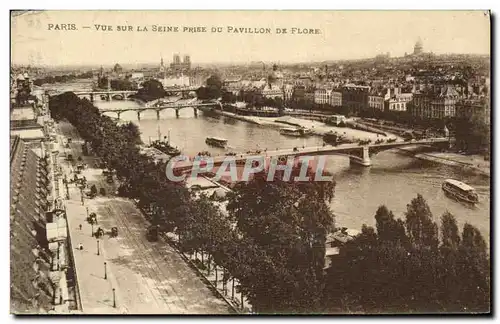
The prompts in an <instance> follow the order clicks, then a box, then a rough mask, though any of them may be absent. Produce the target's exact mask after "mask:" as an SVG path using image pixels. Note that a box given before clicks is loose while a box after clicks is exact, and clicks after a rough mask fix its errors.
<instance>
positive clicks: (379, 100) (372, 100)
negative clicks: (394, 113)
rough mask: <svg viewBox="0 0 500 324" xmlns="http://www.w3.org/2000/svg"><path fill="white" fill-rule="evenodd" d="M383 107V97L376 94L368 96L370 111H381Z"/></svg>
mask: <svg viewBox="0 0 500 324" xmlns="http://www.w3.org/2000/svg"><path fill="white" fill-rule="evenodd" d="M384 105H385V100H384V97H383V96H381V95H378V94H370V95H369V96H368V107H369V108H370V110H379V111H383V110H384Z"/></svg>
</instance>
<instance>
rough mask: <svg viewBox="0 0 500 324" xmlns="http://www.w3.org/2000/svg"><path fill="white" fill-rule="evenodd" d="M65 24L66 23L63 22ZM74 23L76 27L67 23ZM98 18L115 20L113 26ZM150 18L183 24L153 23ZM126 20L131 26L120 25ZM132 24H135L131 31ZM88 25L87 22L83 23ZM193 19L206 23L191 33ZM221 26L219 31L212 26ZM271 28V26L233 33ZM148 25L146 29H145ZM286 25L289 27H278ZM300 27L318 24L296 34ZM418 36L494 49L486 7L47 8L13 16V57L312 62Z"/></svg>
mask: <svg viewBox="0 0 500 324" xmlns="http://www.w3.org/2000/svg"><path fill="white" fill-rule="evenodd" d="M63 24H66V25H67V26H66V27H67V28H66V29H76V30H61V29H62V25H63ZM71 24H74V26H73V27H68V25H71ZM95 25H106V26H111V27H112V30H111V31H102V30H97V27H96V26H95ZM153 25H157V26H165V27H167V26H172V27H175V26H176V27H178V28H179V30H178V32H158V31H156V32H155V31H153ZM118 26H127V31H118V30H117V29H118ZM128 26H131V28H132V31H128V28H129V27H128ZM84 27H89V28H84ZM185 27H186V28H189V27H193V28H194V27H205V28H206V32H196V33H192V32H190V31H192V30H189V29H186V30H185V29H184V28H185ZM212 27H215V28H217V27H220V28H221V30H222V32H214V33H213V32H211V30H212ZM229 27H232V28H233V31H234V30H235V29H236V30H237V29H238V28H250V29H254V28H257V29H260V28H264V29H265V28H270V29H271V33H269V34H267V33H264V34H255V33H254V34H249V33H234V32H232V31H230V30H229ZM144 28H147V29H148V30H147V31H144ZM277 28H279V29H283V28H286V30H287V33H286V34H277V33H276V29H277ZM292 28H296V30H302V29H304V28H305V29H308V30H309V29H312V30H316V29H317V30H319V33H314V34H297V33H295V34H292V33H291V32H292ZM418 39H421V41H422V43H423V46H424V51H426V52H428V51H432V52H434V53H436V54H442V53H461V54H489V53H490V17H489V15H488V13H487V12H485V11H105V10H103V11H43V12H36V13H28V14H23V15H18V16H15V17H14V16H11V61H12V63H13V64H32V65H51V66H54V65H109V64H115V63H120V64H142V63H155V62H159V60H160V57H161V56H162V57H163V58H164V60H165V63H166V64H168V63H170V62H171V61H172V56H173V54H175V53H178V54H180V55H181V56H182V55H184V54H189V55H190V56H191V61H192V62H193V64H195V65H196V63H232V62H234V63H244V62H251V61H253V62H257V61H264V62H283V63H285V62H286V63H294V62H309V61H317V62H321V61H326V60H341V59H358V58H368V57H374V56H376V55H378V54H381V53H386V52H389V53H390V54H391V56H393V57H395V56H403V55H404V54H405V52H407V53H411V52H412V51H413V46H414V45H415V42H416V41H417V40H418Z"/></svg>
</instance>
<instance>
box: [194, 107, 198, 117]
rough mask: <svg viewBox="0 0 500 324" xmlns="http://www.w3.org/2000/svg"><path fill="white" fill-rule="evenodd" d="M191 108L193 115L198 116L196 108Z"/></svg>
mask: <svg viewBox="0 0 500 324" xmlns="http://www.w3.org/2000/svg"><path fill="white" fill-rule="evenodd" d="M193 110H194V116H195V117H198V109H196V108H193Z"/></svg>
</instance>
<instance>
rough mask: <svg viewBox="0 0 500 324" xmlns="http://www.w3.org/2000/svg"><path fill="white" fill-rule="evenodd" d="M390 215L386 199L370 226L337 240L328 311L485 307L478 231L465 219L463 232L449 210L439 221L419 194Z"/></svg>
mask: <svg viewBox="0 0 500 324" xmlns="http://www.w3.org/2000/svg"><path fill="white" fill-rule="evenodd" d="M407 209H408V210H407V212H406V220H405V221H404V222H403V221H402V220H399V219H398V220H395V219H394V215H393V213H392V212H391V211H389V210H388V209H387V207H385V206H381V207H379V209H378V210H377V212H376V214H375V219H376V227H377V230H376V231H375V230H374V229H373V228H371V227H367V226H364V227H363V229H362V233H361V234H360V235H359V236H357V237H356V238H355V239H354V240H353V241H351V242H348V243H347V244H346V245H345V246H343V247H341V249H340V254H339V255H338V256H337V257H336V258H335V259H334V260H333V264H332V267H331V268H330V269H328V274H327V279H326V284H325V308H326V309H328V310H329V311H342V312H345V311H348V312H363V313H366V312H368V313H379V312H389V313H390V312H398V313H400V312H488V311H489V309H490V304H489V303H490V302H489V300H490V299H489V296H490V288H489V287H490V279H489V258H488V255H487V251H486V243H485V241H484V239H483V238H482V236H481V234H480V233H479V231H478V230H477V229H476V228H475V227H473V226H471V225H469V224H465V225H464V228H463V231H462V235H461V237H460V233H459V230H458V226H457V223H456V220H455V218H454V217H453V215H451V214H450V213H449V212H446V213H444V214H443V216H442V217H441V234H442V235H441V240H438V233H437V228H438V227H437V224H435V223H434V222H433V221H432V214H431V212H430V210H429V207H428V205H427V203H426V202H425V200H424V199H423V197H422V196H421V195H418V196H417V197H416V198H415V199H413V200H412V201H411V202H410V204H408V206H407Z"/></svg>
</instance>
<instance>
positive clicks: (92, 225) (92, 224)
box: [90, 222, 94, 236]
mask: <svg viewBox="0 0 500 324" xmlns="http://www.w3.org/2000/svg"><path fill="white" fill-rule="evenodd" d="M90 226H91V229H92V232H91V233H90V236H94V223H93V222H92V223H90Z"/></svg>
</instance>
